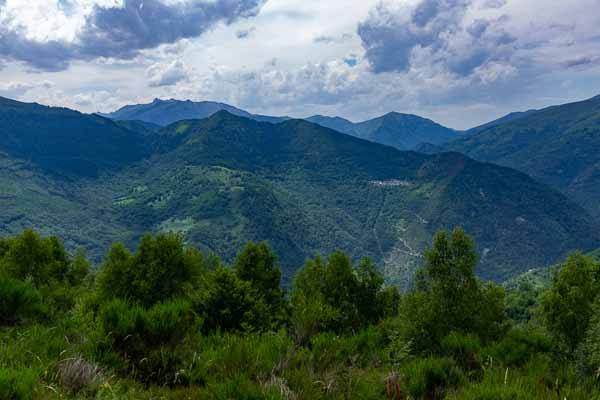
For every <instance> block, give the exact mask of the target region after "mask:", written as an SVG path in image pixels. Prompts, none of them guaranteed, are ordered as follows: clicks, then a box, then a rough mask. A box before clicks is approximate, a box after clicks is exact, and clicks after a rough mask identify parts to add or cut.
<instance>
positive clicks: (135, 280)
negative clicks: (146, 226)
mask: <svg viewBox="0 0 600 400" xmlns="http://www.w3.org/2000/svg"><path fill="white" fill-rule="evenodd" d="M202 270H203V261H202V256H201V254H200V253H199V252H198V251H196V250H194V249H191V248H185V247H184V246H183V241H182V239H181V238H180V237H179V236H176V235H172V234H159V235H156V236H151V235H146V236H144V237H143V238H142V240H141V241H140V244H139V247H138V250H137V252H136V253H135V254H133V255H132V254H131V253H130V252H129V251H128V250H127V249H126V248H125V247H124V246H123V245H122V244H116V245H114V246H113V247H112V248H111V249H110V251H109V253H108V256H107V259H106V261H105V263H104V265H103V267H102V271H101V273H100V275H99V276H98V293H99V295H100V298H105V299H107V298H113V297H118V298H121V299H128V300H129V301H132V302H135V303H139V304H141V305H143V306H146V307H149V306H152V305H154V304H156V303H158V302H161V301H164V300H169V299H173V298H177V297H180V296H189V294H190V293H191V292H192V291H193V290H194V289H195V288H197V285H198V281H199V278H200V274H201V272H202Z"/></svg>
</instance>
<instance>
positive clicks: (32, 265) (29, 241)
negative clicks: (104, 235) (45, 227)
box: [0, 229, 71, 287]
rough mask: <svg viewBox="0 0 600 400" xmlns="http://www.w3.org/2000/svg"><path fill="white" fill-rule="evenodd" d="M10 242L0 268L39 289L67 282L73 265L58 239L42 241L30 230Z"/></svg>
mask: <svg viewBox="0 0 600 400" xmlns="http://www.w3.org/2000/svg"><path fill="white" fill-rule="evenodd" d="M8 243H9V244H8V248H7V249H6V251H5V253H4V257H3V258H2V261H1V264H0V265H1V268H2V270H4V271H6V273H8V274H9V275H10V276H13V277H15V278H17V279H21V280H25V279H31V282H32V283H33V284H34V285H35V286H36V287H40V286H43V285H47V284H48V283H49V281H57V282H63V281H65V280H66V278H67V275H68V273H69V270H70V268H71V263H70V260H69V256H68V254H67V252H66V251H65V249H64V247H63V245H62V243H61V242H60V240H59V239H58V238H57V237H49V238H42V237H41V236H40V235H38V234H37V233H35V232H34V231H33V230H31V229H28V230H26V231H24V232H23V233H22V234H21V235H19V236H17V237H15V238H12V239H10V240H9V241H8Z"/></svg>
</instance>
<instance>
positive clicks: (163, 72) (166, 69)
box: [146, 60, 189, 87]
mask: <svg viewBox="0 0 600 400" xmlns="http://www.w3.org/2000/svg"><path fill="white" fill-rule="evenodd" d="M146 77H147V78H148V85H149V86H150V87H159V86H172V85H175V84H177V83H179V82H181V81H185V80H187V79H188V78H189V71H188V69H187V67H186V66H185V64H184V63H183V61H181V60H175V61H173V62H171V63H168V64H160V63H157V64H154V65H152V66H150V67H149V68H148V69H147V70H146Z"/></svg>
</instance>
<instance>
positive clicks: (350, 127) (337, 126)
mask: <svg viewBox="0 0 600 400" xmlns="http://www.w3.org/2000/svg"><path fill="white" fill-rule="evenodd" d="M306 120H307V121H309V122H312V123H315V124H319V125H321V126H324V127H326V128H330V129H334V130H336V131H338V132H342V133H346V134H348V135H353V136H355V135H354V128H355V124H354V123H353V122H351V121H348V120H347V119H344V118H341V117H327V116H324V115H313V116H312V117H308V118H306Z"/></svg>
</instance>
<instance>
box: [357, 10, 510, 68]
mask: <svg viewBox="0 0 600 400" xmlns="http://www.w3.org/2000/svg"><path fill="white" fill-rule="evenodd" d="M472 4H473V3H472V1H470V0H423V1H421V2H420V3H419V4H418V5H417V6H416V7H413V8H408V7H400V8H398V7H392V5H391V3H385V2H382V3H380V4H379V5H378V6H377V7H376V8H375V9H374V10H373V11H372V12H371V13H370V15H369V17H368V19H367V20H366V21H364V22H362V23H361V24H360V25H359V27H358V35H359V36H360V38H361V40H362V44H363V47H364V49H365V56H366V58H367V60H368V61H369V63H370V65H371V67H372V69H373V71H374V72H375V73H383V72H405V71H407V70H408V69H410V67H411V66H412V63H413V57H414V53H415V52H420V53H422V54H427V56H428V58H429V60H430V62H431V63H432V64H433V63H437V64H442V65H443V66H444V67H445V69H447V70H449V71H450V72H453V73H455V74H457V75H460V76H468V75H470V74H472V73H473V71H474V70H475V69H476V68H478V67H480V66H482V65H484V64H486V63H489V62H498V61H505V60H507V59H508V58H510V55H511V54H512V51H514V48H512V46H511V45H512V44H513V43H514V42H515V41H516V38H515V37H513V36H512V35H511V34H509V33H508V32H507V31H506V30H505V29H504V27H503V25H504V24H505V23H506V22H507V18H508V17H500V18H495V19H483V18H480V19H477V20H475V21H473V22H472V23H470V24H469V25H468V26H465V24H464V20H465V15H466V14H467V11H468V10H469V7H471V6H472Z"/></svg>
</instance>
